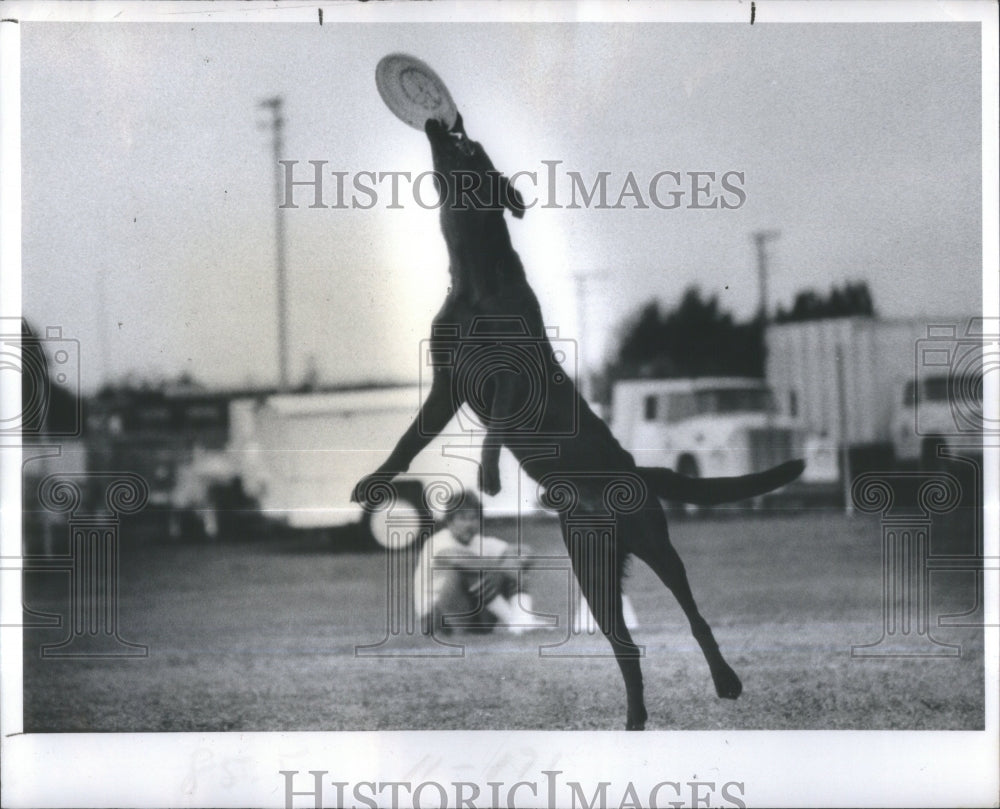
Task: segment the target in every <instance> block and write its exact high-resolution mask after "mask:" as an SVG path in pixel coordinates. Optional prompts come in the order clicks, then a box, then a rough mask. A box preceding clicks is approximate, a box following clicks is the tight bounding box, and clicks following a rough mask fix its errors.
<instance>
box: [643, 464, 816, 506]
mask: <svg viewBox="0 0 1000 809" xmlns="http://www.w3.org/2000/svg"><path fill="white" fill-rule="evenodd" d="M805 468H806V465H805V462H804V461H788V462H786V463H783V464H780V465H779V466H772V467H771V468H770V469H765V470H764V471H763V472H754V473H753V474H750V475H740V476H739V477H731V478H692V477H688V476H687V475H679V474H678V473H677V472H674V471H673V470H672V469H665V468H663V467H659V466H641V467H639V470H638V471H639V474H640V475H641V476H642V479H643V480H644V481H646V485H647V486H649V488H650V489H651V490H652V491H653V493H654V494H656V495H658V496H659V497H662V498H663V499H665V500H674V501H676V502H680V503H690V504H691V505H693V506H716V505H718V504H719V503H731V502H734V501H736V500H746V499H748V498H750V497H758V496H759V495H762V494H767V493H768V492H773V491H774V490H775V489H778V488H780V487H781V486H784V485H785V484H787V483H791V482H792V481H793V480H795V479H796V478H797V477H798V476H799V475H801V474H802V471H803V470H804V469H805Z"/></svg>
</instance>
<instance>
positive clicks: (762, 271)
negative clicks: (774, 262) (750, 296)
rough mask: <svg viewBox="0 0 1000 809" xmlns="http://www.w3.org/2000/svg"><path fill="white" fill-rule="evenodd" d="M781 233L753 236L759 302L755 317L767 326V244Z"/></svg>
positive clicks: (761, 231)
mask: <svg viewBox="0 0 1000 809" xmlns="http://www.w3.org/2000/svg"><path fill="white" fill-rule="evenodd" d="M780 235H781V233H780V232H779V231H777V230H758V231H755V232H754V234H753V240H754V243H755V244H756V245H757V289H758V296H759V300H758V303H757V317H758V318H759V319H760V322H761V323H763V324H765V325H766V324H767V243H768V242H769V241H773V240H774V239H777V238H778V237H779V236H780Z"/></svg>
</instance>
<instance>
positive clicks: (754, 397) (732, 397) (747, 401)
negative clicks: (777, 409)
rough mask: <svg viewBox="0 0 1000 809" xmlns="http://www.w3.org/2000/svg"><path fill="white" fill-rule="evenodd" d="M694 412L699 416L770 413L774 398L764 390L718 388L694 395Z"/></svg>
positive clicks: (772, 408) (769, 392) (772, 409)
mask: <svg viewBox="0 0 1000 809" xmlns="http://www.w3.org/2000/svg"><path fill="white" fill-rule="evenodd" d="M694 401H695V411H696V412H697V414H698V415H699V416H701V415H706V414H710V413H746V412H751V413H770V412H773V411H774V397H773V396H772V395H771V391H769V390H767V389H764V388H720V389H718V390H702V391H698V392H696V393H695V394H694Z"/></svg>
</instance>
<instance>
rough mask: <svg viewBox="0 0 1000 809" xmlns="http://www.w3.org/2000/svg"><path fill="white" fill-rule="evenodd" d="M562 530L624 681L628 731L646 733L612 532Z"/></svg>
mask: <svg viewBox="0 0 1000 809" xmlns="http://www.w3.org/2000/svg"><path fill="white" fill-rule="evenodd" d="M562 529H563V537H564V539H565V540H566V547H567V548H568V549H569V554H570V559H571V560H572V563H573V572H574V574H575V575H576V579H577V581H578V582H579V583H580V589H581V590H582V592H583V595H584V597H585V598H586V599H587V603H588V604H589V605H590V611H591V613H593V616H594V620H595V621H596V622H597V625H598V626H599V627H600V629H601V632H602V633H603V635H604V636H605V637H606V638H607V639H608V642H609V643H610V644H611V648H612V650H613V651H614V653H615V659H616V660H617V662H618V667H619V668H620V669H621V673H622V678H623V679H624V680H625V696H626V699H627V702H628V713H627V715H626V720H625V729H626V730H643V729H644V728H645V727H646V717H647V714H646V704H645V701H644V700H643V693H642V669H641V668H640V666H639V658H640V657H641V656H642V651H641V650H640V649H639V647H638V646H636V644H635V642H634V641H633V640H632V636H631V634H630V633H629V631H628V628H627V627H626V626H625V620H624V617H623V615H624V612H623V609H622V582H621V577H622V559H621V558H620V556H619V554H618V552H617V548H616V543H615V541H614V537H613V535H612V533H611V531H612V529H611V528H610V527H609V528H603V527H597V526H594V527H589V526H588V527H587V528H584V529H582V530H581V529H578V528H576V527H568V526H567V524H566V522H565V521H563V523H562Z"/></svg>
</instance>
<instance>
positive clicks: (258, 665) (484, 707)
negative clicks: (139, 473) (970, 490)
mask: <svg viewBox="0 0 1000 809" xmlns="http://www.w3.org/2000/svg"><path fill="white" fill-rule="evenodd" d="M490 528H491V532H492V533H496V534H498V535H500V536H503V537H504V538H506V539H514V532H515V526H514V525H513V524H512V523H498V524H495V525H492V526H490ZM671 531H672V534H671V535H672V538H673V541H674V543H675V544H676V546H677V548H678V550H679V551H680V553H681V556H682V557H683V558H684V560H685V564H686V566H687V569H688V573H689V576H690V579H691V582H692V586H693V588H694V592H695V596H696V597H697V599H698V601H699V604H700V606H701V609H702V612H703V614H704V615H705V617H706V618H707V619H708V621H709V623H710V624H711V625H712V627H713V629H714V630H715V633H716V637H717V638H718V640H719V643H720V645H721V647H722V650H723V652H724V654H725V655H726V656H727V658H728V660H729V662H730V663H731V664H732V665H733V667H734V668H735V669H736V670H737V671H738V672H739V674H740V675H741V677H742V678H743V682H744V694H743V696H742V697H741V698H740V699H739V700H737V701H735V702H729V701H722V700H719V699H717V698H716V696H715V694H714V691H713V689H712V684H711V680H710V678H709V675H708V670H707V666H706V665H705V663H704V660H703V658H702V656H701V654H700V652H699V651H698V649H697V648H696V647H695V645H694V643H693V641H692V639H691V636H690V633H689V631H688V628H687V625H686V621H685V619H684V617H683V614H682V613H681V611H680V609H679V607H678V606H677V605H676V603H675V602H674V601H673V598H672V596H671V595H670V594H669V593H668V592H667V591H666V589H665V588H664V587H663V586H662V585H661V584H660V583H659V581H658V580H657V579H656V578H655V577H654V576H653V575H652V573H651V572H650V571H649V570H648V569H647V568H646V567H645V566H644V565H642V564H641V563H639V562H636V563H635V564H634V565H633V566H632V570H631V573H630V576H629V580H628V582H627V592H628V593H629V595H630V597H631V599H632V602H633V605H634V607H635V610H636V612H637V614H638V619H639V622H640V625H639V627H638V629H637V630H636V631H635V633H634V634H635V636H636V640H637V642H638V643H640V644H642V645H644V646H645V660H644V662H643V671H644V675H645V683H646V697H647V703H648V707H649V713H650V719H649V724H648V727H649V728H651V729H771V728H800V729H838V728H851V729H924V728H933V729H979V728H982V727H983V704H984V699H983V697H984V684H983V642H982V630H977V629H975V628H955V627H936V626H935V627H934V628H933V630H932V633H933V635H934V636H935V638H936V639H937V640H939V641H942V642H947V643H952V644H961V649H962V653H961V656H960V657H952V658H921V659H916V658H887V659H872V660H860V659H856V658H852V656H851V647H852V644H864V643H871V642H874V641H877V640H878V639H879V637H880V636H881V634H882V611H881V610H882V608H881V593H882V582H881V571H882V562H881V528H880V525H879V523H878V522H877V521H876V520H874V519H871V518H863V517H856V518H854V519H850V520H849V519H847V518H845V517H843V516H842V515H839V514H837V513H834V512H812V513H806V514H797V515H796V514H787V515H784V516H771V517H765V516H760V515H754V516H751V517H748V518H747V519H735V518H733V517H728V518H718V517H715V518H708V519H699V520H682V521H676V522H674V523H673V525H672V529H671ZM123 537H124V543H123V544H124V547H123V550H122V575H121V583H120V590H121V592H120V608H119V609H120V634H121V636H122V637H123V638H124V639H126V640H129V641H133V642H136V643H141V644H145V645H147V646H148V647H149V655H148V657H146V658H140V659H110V660H85V659H78V660H49V659H46V660H43V659H41V658H40V655H39V648H40V646H41V645H42V644H45V643H57V642H58V641H60V640H61V639H62V638H63V637H65V636H66V635H67V634H68V629H66V628H65V625H64V628H62V629H30V630H26V631H25V678H24V683H25V685H24V712H25V713H24V717H25V723H24V724H25V729H26V730H28V731H118V732H124V731H222V730H226V731H233V730H239V731H277V730H376V729H459V728H469V729H559V730H568V729H620V728H622V727H623V726H624V718H625V707H624V690H623V687H622V682H621V677H620V675H619V672H618V667H617V665H616V664H615V662H614V660H613V658H611V657H610V656H608V650H607V647H606V643H605V641H604V639H603V638H601V637H597V638H596V642H590V643H586V644H585V646H586V648H585V649H584V651H585V652H590V653H591V654H589V655H587V656H580V657H571V658H551V657H542V656H540V654H539V646H540V645H543V644H551V643H554V642H556V640H557V639H558V637H559V634H558V632H553V631H545V632H541V631H536V632H532V633H528V634H526V635H523V636H520V637H513V636H510V635H507V634H494V635H468V636H463V637H462V638H461V641H462V642H463V643H464V644H465V649H464V654H463V656H461V657H417V658H413V657H410V658H378V657H376V658H372V657H360V656H357V655H355V646H357V645H359V644H372V643H377V642H378V641H379V640H381V639H382V638H383V637H384V636H385V634H386V628H385V625H386V614H387V608H386V597H385V585H384V582H385V576H386V573H385V570H386V560H385V557H384V555H381V554H361V553H331V552H330V549H329V546H328V545H327V544H324V543H321V542H319V541H318V540H317V539H310V538H301V539H297V540H284V541H280V542H279V541H277V540H263V541H258V542H254V543H249V544H242V545H238V544H218V545H196V544H183V543H181V544H168V543H167V542H166V541H157V540H155V539H153V540H150V541H146V542H143V543H135V542H132V543H129V541H128V540H129V537H128V536H127V535H125V532H123ZM525 540H526V541H527V542H529V543H530V544H531V545H532V546H533V547H534V548H536V549H538V550H540V551H544V552H550V553H556V554H558V553H560V552H561V541H560V539H559V536H558V531H557V528H556V524H555V522H554V521H549V520H541V521H536V522H533V523H531V524H529V525H527V526H526V529H525ZM972 547H973V546H972V540H971V536H970V529H969V526H968V525H967V524H966V522H965V521H964V520H963V519H962V518H961V517H959V518H955V517H952V518H950V521H949V522H947V523H939V524H935V526H934V547H933V550H934V552H936V553H941V552H969V551H970V550H971V548H972ZM532 575H533V577H534V578H533V580H532V582H531V586H532V590H533V592H534V594H535V601H536V609H538V610H540V611H546V612H553V613H557V614H559V615H560V621H561V622H562V625H565V618H566V609H567V607H566V601H567V596H566V590H567V576H566V573H565V572H563V571H535V572H534V573H533V574H532ZM26 584H27V587H26V604H27V606H29V607H30V608H32V609H35V610H42V611H51V612H62V613H63V614H64V615H65V614H66V612H67V609H68V607H67V604H68V576H67V575H65V574H56V573H45V574H41V573H32V574H28V575H27V576H26ZM931 585H932V590H931V602H930V604H931V616H932V624H936V623H937V621H936V616H937V615H940V614H945V613H954V612H963V611H965V610H967V609H969V608H971V607H972V606H973V605H974V604H975V602H976V599H975V574H973V573H967V572H966V573H949V572H938V573H934V574H933V575H932V576H931ZM413 643H414V646H415V648H422V647H421V646H419V644H416V642H415V641H414V642H413ZM574 648H576V647H574Z"/></svg>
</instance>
